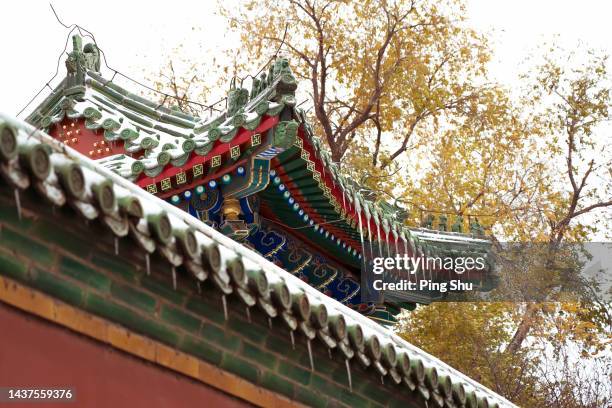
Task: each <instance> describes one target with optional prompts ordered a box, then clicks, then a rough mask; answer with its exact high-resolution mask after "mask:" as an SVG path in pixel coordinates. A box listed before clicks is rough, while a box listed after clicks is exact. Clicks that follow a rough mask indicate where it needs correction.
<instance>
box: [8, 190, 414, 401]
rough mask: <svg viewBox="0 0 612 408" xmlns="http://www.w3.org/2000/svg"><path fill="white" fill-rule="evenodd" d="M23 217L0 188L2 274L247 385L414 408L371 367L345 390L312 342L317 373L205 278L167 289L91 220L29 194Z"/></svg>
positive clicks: (164, 269)
mask: <svg viewBox="0 0 612 408" xmlns="http://www.w3.org/2000/svg"><path fill="white" fill-rule="evenodd" d="M21 202H22V206H23V210H22V219H21V220H19V219H18V217H17V210H16V208H15V202H14V200H13V192H12V191H11V190H10V189H8V188H7V187H6V186H4V185H2V186H0V274H1V275H4V276H6V277H8V278H11V279H14V280H16V281H19V282H21V283H23V284H25V285H27V286H30V287H33V288H35V289H37V290H39V291H42V292H44V293H47V294H49V295H51V296H53V297H54V298H57V299H59V300H61V301H63V302H66V303H68V304H70V305H73V306H75V307H77V308H79V309H82V310H85V311H87V312H90V313H92V314H95V315H98V316H100V317H102V318H105V319H108V320H110V321H112V322H116V323H118V324H120V325H122V326H124V327H126V328H129V329H130V330H132V331H134V332H137V333H139V334H142V335H145V336H146V337H148V338H151V339H153V340H156V341H159V342H161V343H164V344H166V345H169V346H171V347H172V348H175V349H177V350H180V351H182V352H185V353H188V354H190V355H192V356H194V357H197V358H199V359H201V360H204V361H207V362H209V363H211V364H213V365H215V366H218V367H220V368H222V369H224V370H226V371H228V372H231V373H234V374H236V375H238V376H240V377H242V378H244V379H246V380H248V381H250V382H252V383H253V384H256V385H258V386H260V387H263V388H266V389H269V390H272V391H275V392H277V393H280V394H282V395H284V396H287V397H288V398H290V399H292V400H296V401H299V402H301V403H304V404H307V405H313V406H351V407H355V406H359V407H361V406H402V407H418V406H421V405H419V404H418V403H417V402H415V401H417V399H413V398H412V396H411V395H410V394H409V391H407V389H406V387H405V386H395V385H393V384H391V383H390V382H389V381H388V380H387V381H386V382H385V384H382V383H381V379H380V377H377V376H376V375H375V374H373V372H372V371H369V372H365V371H364V370H362V369H361V368H360V367H359V366H358V365H357V363H355V362H353V363H352V364H351V373H352V380H353V391H352V392H351V391H350V390H349V386H348V379H347V373H346V368H345V364H344V359H343V357H342V356H341V355H340V354H336V353H332V355H331V358H330V355H328V353H327V350H326V348H324V347H323V346H322V345H320V344H318V340H314V341H313V344H312V346H313V347H312V348H313V354H314V364H315V370H314V372H313V371H311V370H310V364H309V356H308V352H307V348H306V339H305V338H304V337H303V336H301V335H299V334H298V333H297V332H296V334H295V349H293V348H292V343H291V338H290V334H289V331H288V329H287V328H286V326H284V324H283V323H282V322H281V321H280V320H273V321H272V325H271V328H270V327H269V322H268V319H267V318H266V317H265V316H264V314H263V313H261V312H260V311H259V310H258V309H257V308H256V307H254V308H251V310H250V315H251V319H250V321H249V319H248V316H247V313H246V310H245V307H244V305H243V304H242V303H241V302H240V301H238V300H237V299H235V298H234V297H233V296H229V297H228V298H227V304H228V311H229V318H228V319H227V320H226V319H225V317H224V313H223V306H222V299H221V296H220V293H219V292H218V291H217V290H216V289H215V288H214V286H213V285H212V284H211V283H210V282H204V283H203V284H202V286H201V292H199V291H198V288H197V287H196V284H195V280H194V279H192V278H190V277H189V276H187V273H188V272H187V271H185V270H181V269H180V268H179V269H178V271H177V272H178V279H177V283H178V287H177V290H173V288H172V275H171V267H170V265H169V264H168V263H167V261H165V260H164V259H162V258H161V257H160V256H158V255H156V254H153V255H152V256H151V274H150V275H147V273H146V261H145V256H144V252H143V251H142V250H141V249H139V248H138V247H136V246H135V244H133V242H132V241H131V240H128V239H125V240H120V241H119V255H116V254H115V247H114V237H113V236H112V235H111V234H110V232H108V229H106V228H103V227H101V226H100V225H98V224H97V222H92V223H86V222H85V221H84V220H83V219H82V218H79V217H78V216H77V215H76V214H75V213H74V212H73V211H72V210H71V209H70V208H68V207H63V208H55V209H52V208H50V206H49V205H47V204H46V203H44V202H42V200H41V198H40V197H39V196H38V195H34V194H33V193H32V192H31V191H28V192H26V193H22V196H21Z"/></svg>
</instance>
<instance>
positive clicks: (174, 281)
mask: <svg viewBox="0 0 612 408" xmlns="http://www.w3.org/2000/svg"><path fill="white" fill-rule="evenodd" d="M172 287H173V288H174V290H176V268H175V267H174V266H173V267H172Z"/></svg>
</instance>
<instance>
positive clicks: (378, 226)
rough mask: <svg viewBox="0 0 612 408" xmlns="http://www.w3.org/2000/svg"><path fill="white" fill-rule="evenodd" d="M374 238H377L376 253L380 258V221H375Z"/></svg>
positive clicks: (381, 255)
mask: <svg viewBox="0 0 612 408" xmlns="http://www.w3.org/2000/svg"><path fill="white" fill-rule="evenodd" d="M375 222H376V221H375ZM376 239H377V240H378V254H379V255H380V257H381V258H382V257H383V253H382V244H381V241H382V239H380V223H379V222H377V223H376Z"/></svg>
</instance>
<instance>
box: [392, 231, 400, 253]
mask: <svg viewBox="0 0 612 408" xmlns="http://www.w3.org/2000/svg"><path fill="white" fill-rule="evenodd" d="M393 235H395V253H396V254H399V246H398V245H397V235H396V234H393Z"/></svg>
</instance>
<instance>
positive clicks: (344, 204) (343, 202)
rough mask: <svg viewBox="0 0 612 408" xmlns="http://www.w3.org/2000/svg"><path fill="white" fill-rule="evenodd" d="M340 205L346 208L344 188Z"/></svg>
mask: <svg viewBox="0 0 612 408" xmlns="http://www.w3.org/2000/svg"><path fill="white" fill-rule="evenodd" d="M342 207H344V208H345V209H346V194H345V193H344V189H342Z"/></svg>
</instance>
